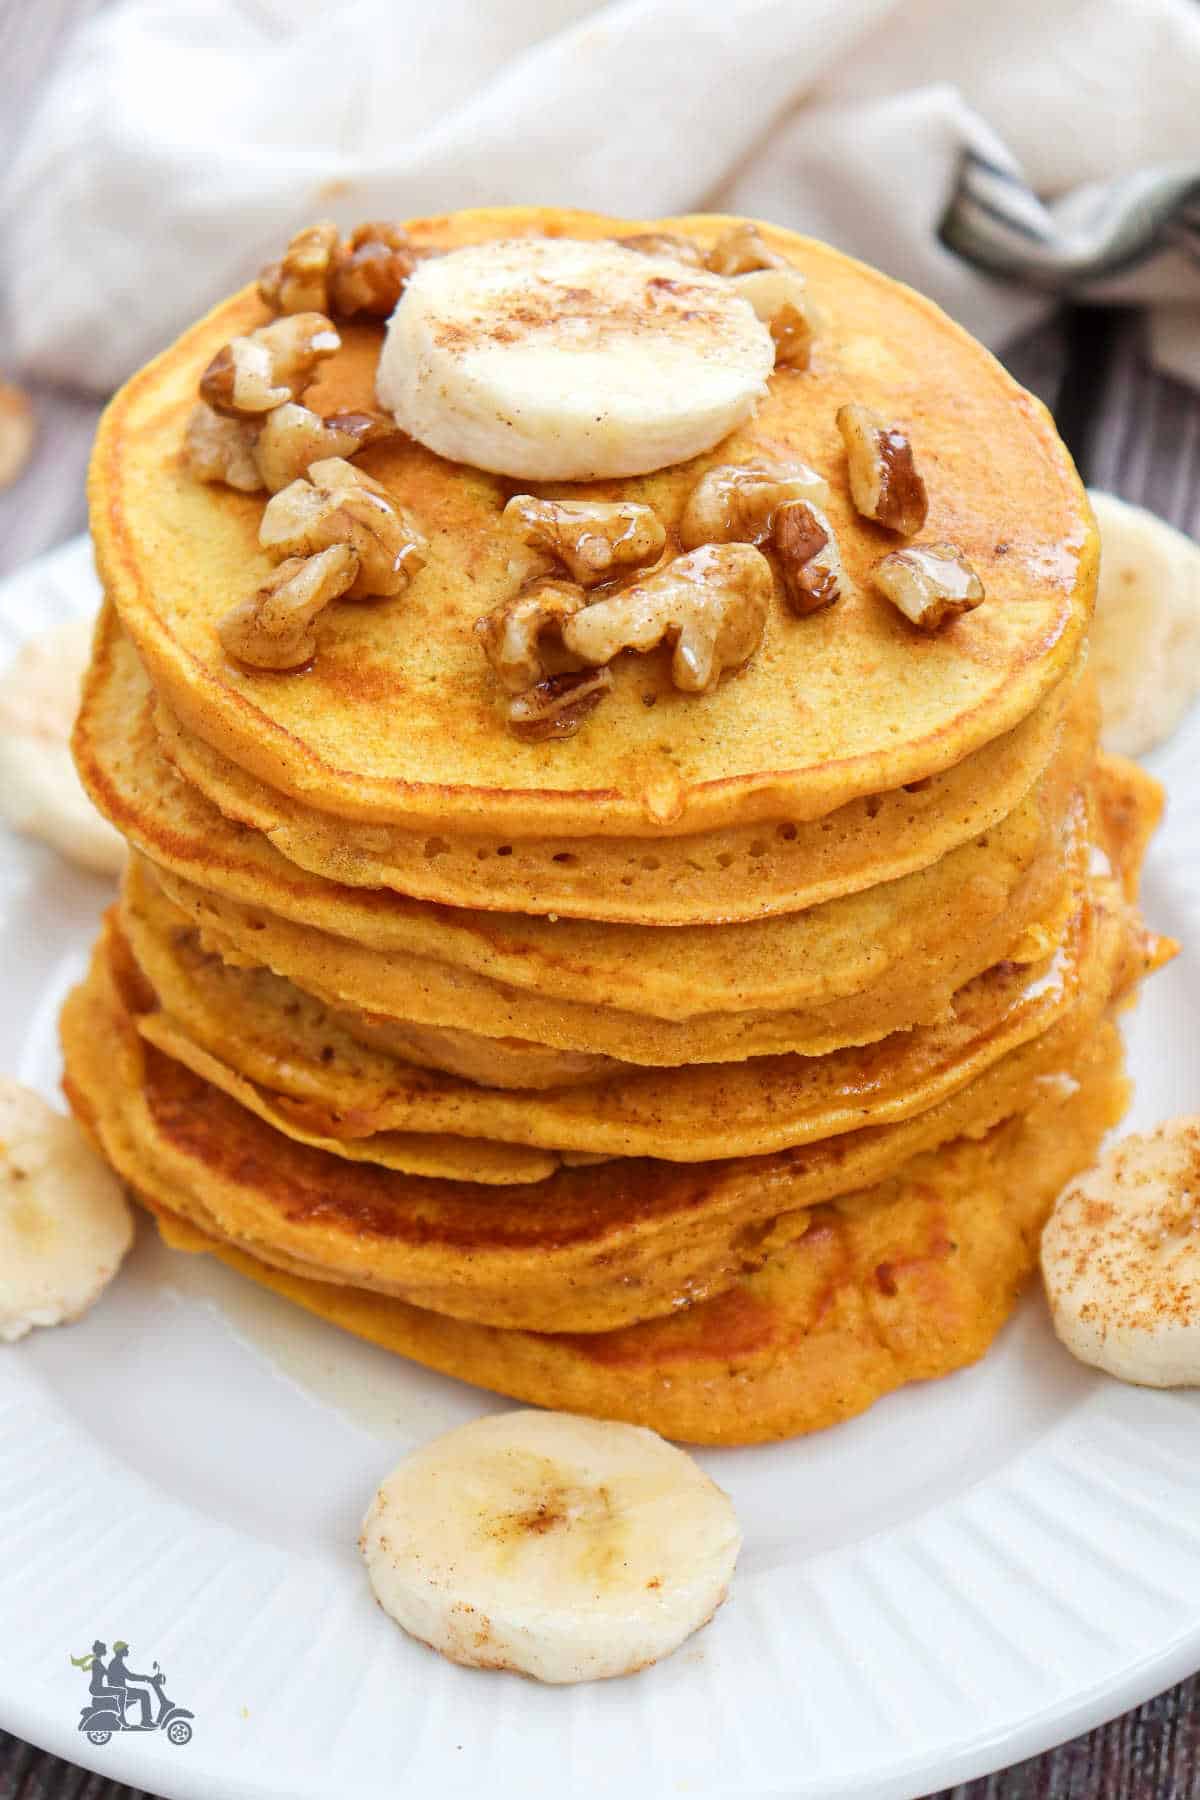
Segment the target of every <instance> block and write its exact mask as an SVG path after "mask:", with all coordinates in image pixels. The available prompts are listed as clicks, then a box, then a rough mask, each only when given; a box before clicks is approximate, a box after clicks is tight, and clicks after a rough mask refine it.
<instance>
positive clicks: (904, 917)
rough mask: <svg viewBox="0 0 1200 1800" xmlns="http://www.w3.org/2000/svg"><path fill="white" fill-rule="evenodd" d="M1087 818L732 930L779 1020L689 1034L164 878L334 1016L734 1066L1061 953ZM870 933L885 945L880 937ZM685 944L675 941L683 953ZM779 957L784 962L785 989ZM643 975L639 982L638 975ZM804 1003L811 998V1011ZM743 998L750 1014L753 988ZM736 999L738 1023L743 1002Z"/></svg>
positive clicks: (869, 1027) (754, 1014)
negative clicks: (893, 891) (1000, 969)
mask: <svg viewBox="0 0 1200 1800" xmlns="http://www.w3.org/2000/svg"><path fill="white" fill-rule="evenodd" d="M1086 812H1087V805H1086V797H1085V795H1084V794H1083V793H1080V794H1077V795H1076V796H1075V800H1074V804H1073V806H1072V809H1071V812H1070V813H1069V815H1068V816H1067V819H1066V820H1065V821H1064V820H1062V819H1058V820H1056V821H1055V822H1054V824H1053V825H1052V826H1051V827H1050V828H1049V829H1047V826H1046V824H1045V823H1044V821H1042V820H1040V819H1039V818H1038V817H1037V814H1036V811H1035V812H1034V814H1033V816H1031V817H1028V818H1023V819H1021V820H1014V821H1012V822H1011V827H1012V829H1011V835H1012V837H1014V838H1019V840H1020V842H1019V846H1016V847H1014V848H1015V853H1014V854H1012V855H1009V856H1008V857H1007V858H1005V856H1004V848H1003V846H1002V847H1000V848H999V849H998V848H997V846H996V845H995V844H994V843H993V842H991V841H990V840H989V841H988V842H987V843H984V844H981V845H966V846H964V847H963V849H962V850H959V851H952V852H951V854H950V856H949V857H946V858H944V859H943V861H942V862H941V863H938V864H936V865H935V867H934V868H933V869H932V870H923V871H921V872H920V873H919V874H917V875H908V876H905V877H903V879H902V881H901V882H898V883H896V884H895V885H896V886H898V887H899V886H903V887H905V888H908V889H909V892H908V895H907V899H906V900H903V901H894V900H893V899H892V898H890V897H888V896H885V895H881V893H880V890H878V889H871V890H869V891H868V892H867V893H866V894H864V895H849V896H847V897H846V898H845V899H844V900H836V901H830V902H829V908H830V909H837V911H836V916H833V917H831V916H829V913H828V912H827V911H826V909H825V908H822V907H815V908H813V909H812V910H811V911H809V912H807V913H797V914H795V915H794V916H791V917H788V918H783V919H768V920H763V921H761V922H760V923H759V924H757V925H743V926H735V925H730V926H726V927H724V929H723V931H722V932H721V933H719V934H716V937H717V941H715V942H713V943H712V944H711V956H712V958H713V960H714V961H717V962H719V963H720V965H721V966H722V967H723V968H727V969H729V970H730V973H731V979H732V980H735V981H736V979H737V977H736V958H732V959H731V953H732V951H733V949H734V946H733V945H731V944H730V943H729V942H728V941H727V939H728V938H729V936H730V935H731V934H734V933H742V934H747V935H748V936H752V934H755V933H763V934H766V941H765V942H758V941H752V942H751V943H749V944H748V945H747V951H748V957H747V962H748V970H747V973H748V974H751V976H752V977H753V976H757V979H758V982H759V989H758V992H757V993H756V994H755V996H754V997H755V998H760V999H762V1000H769V1001H773V1002H774V1004H773V1005H767V1006H763V1005H759V1006H757V1007H754V1006H749V1007H745V1009H744V1010H741V1011H734V1010H726V1009H724V1008H723V1009H722V1010H721V1011H718V1012H711V1013H703V1012H693V1013H692V1014H691V1015H690V1016H686V1017H684V1018H682V1019H676V1018H667V1019H664V1018H661V1017H655V1016H653V1015H650V1014H648V1013H645V1012H640V1011H636V1012H635V1011H632V1010H626V1009H625V1008H623V1007H617V1006H613V1005H603V1004H601V1003H599V1002H598V1001H591V1002H584V1001H580V1000H561V999H558V998H557V997H556V996H555V995H554V994H553V993H544V992H541V991H539V990H538V989H536V988H530V987H525V986H521V987H517V986H508V985H506V984H504V983H501V982H498V981H492V980H490V979H489V978H488V977H487V976H485V975H480V974H476V973H474V972H473V971H471V970H468V969H463V968H453V967H450V966H448V965H446V964H444V963H440V962H435V961H433V960H431V959H430V958H428V957H422V956H412V955H408V954H405V953H404V952H402V951H399V950H391V951H389V952H387V953H383V954H381V953H380V952H379V951H377V950H374V949H370V948H365V947H364V946H363V945H362V944H359V943H351V942H350V941H349V940H348V939H346V938H342V937H335V936H333V935H332V934H330V933H328V932H323V931H318V930H315V929H313V928H312V927H311V926H306V925H296V924H293V923H292V922H291V921H290V920H288V919H281V918H280V917H279V916H278V915H277V914H275V913H270V912H267V911H266V910H265V909H262V908H258V907H249V906H246V905H244V904H243V903H241V902H239V901H234V900H228V899H225V898H224V897H223V896H221V895H218V894H214V893H212V892H211V891H206V890H205V889H204V888H201V887H198V886H197V885H196V884H195V883H193V882H190V881H183V880H181V879H180V878H179V877H178V876H176V875H174V874H172V873H171V872H169V871H168V870H166V869H158V870H156V871H155V873H154V878H155V879H157V880H158V881H159V883H160V884H161V886H162V887H163V889H164V890H165V892H166V893H167V894H168V896H169V897H170V898H171V899H172V900H173V901H174V902H175V903H176V905H177V906H179V907H181V908H182V909H183V910H184V911H185V912H186V913H187V914H188V915H189V916H190V917H191V918H192V920H193V921H194V922H195V923H196V924H197V925H198V926H199V927H200V929H201V931H202V933H203V936H204V940H205V942H206V944H207V945H209V946H210V947H212V948H215V949H217V950H218V951H219V952H220V954H221V955H222V956H224V957H225V958H226V960H227V961H232V962H240V963H242V964H246V963H250V964H252V965H262V966H266V967H268V968H270V969H272V970H273V971H274V972H275V973H276V974H278V975H282V976H285V977H286V978H287V979H288V980H290V981H292V982H294V983H295V985H296V986H297V987H300V988H303V989H304V990H305V991H306V992H307V993H310V994H315V995H317V996H318V997H319V998H320V999H322V1000H324V1001H325V1003H326V1004H327V1005H329V1006H331V1007H333V1008H335V1009H339V1010H346V1009H349V1010H353V1011H359V1012H366V1013H370V1014H373V1015H375V1016H383V1017H385V1018H392V1019H399V1020H402V1021H403V1022H405V1023H406V1024H407V1023H413V1022H415V1023H417V1024H423V1025H433V1026H441V1027H450V1026H452V1027H457V1028H459V1029H462V1030H469V1031H473V1032H476V1033H478V1034H479V1035H481V1036H483V1037H492V1036H494V1037H501V1036H503V1037H516V1038H521V1039H530V1040H532V1041H533V1042H534V1043H538V1044H547V1045H551V1046H553V1047H555V1048H557V1049H560V1050H566V1051H572V1052H578V1051H584V1052H590V1053H599V1054H602V1055H605V1056H610V1057H615V1058H618V1059H619V1060H621V1061H623V1062H629V1063H650V1064H656V1065H662V1066H678V1065H680V1064H684V1063H703V1062H736V1061H740V1060H741V1059H743V1058H745V1057H747V1056H765V1055H773V1054H777V1053H779V1052H784V1051H787V1052H790V1051H794V1052H796V1053H798V1054H801V1055H805V1056H816V1055H824V1054H825V1053H826V1052H827V1051H830V1050H836V1049H840V1048H842V1047H843V1046H845V1045H848V1044H861V1043H870V1042H873V1041H875V1040H876V1039H878V1038H881V1037H885V1036H886V1035H887V1034H888V1033H889V1032H892V1031H901V1030H906V1029H907V1028H908V1027H909V1026H912V1025H919V1024H925V1023H928V1022H930V1021H932V1020H934V1019H937V1018H939V1017H940V1016H941V1015H942V1014H944V1012H945V1011H946V1009H947V1007H948V1006H949V1004H950V1001H951V997H952V996H953V994H954V993H955V992H956V991H957V990H958V989H959V988H960V987H962V986H964V985H965V984H966V983H967V982H968V981H970V980H972V979H973V978H974V977H975V976H976V975H978V974H981V973H982V972H983V970H984V969H987V968H990V967H991V966H992V964H993V963H996V962H999V961H1000V960H1001V959H1003V958H1008V959H1009V960H1012V961H1023V962H1035V961H1037V960H1039V959H1040V958H1041V957H1042V956H1043V955H1045V954H1046V953H1047V951H1048V950H1049V949H1050V948H1051V947H1052V946H1053V945H1054V944H1055V943H1056V942H1057V941H1058V939H1059V937H1060V936H1061V934H1062V931H1063V930H1064V929H1065V926H1066V921H1067V919H1068V918H1069V916H1070V913H1071V910H1072V907H1073V895H1074V892H1075V890H1076V888H1077V886H1078V882H1079V879H1080V872H1081V868H1082V864H1083V862H1084V861H1085V860H1086V854H1087V842H1088V831H1087V826H1086ZM1009 824H1010V822H1009V821H1005V824H1004V825H1003V826H1000V827H998V829H997V833H996V834H995V835H997V836H999V835H1000V834H1001V833H1005V834H1006V836H1007V835H1008V833H1007V831H1006V828H1007V827H1008V826H1009ZM1064 826H1065V827H1066V831H1067V837H1066V852H1065V854H1064ZM1035 833H1036V835H1035ZM976 854H978V855H979V856H981V857H983V858H984V859H986V863H987V864H989V865H990V867H991V869H992V870H993V871H995V870H996V868H997V863H998V859H999V866H1000V867H1001V868H1002V869H1005V874H1006V877H1007V878H1006V879H1005V880H995V879H989V877H988V875H987V874H986V873H982V872H980V871H978V870H977V867H976V865H975V855H976ZM947 864H949V865H951V866H950V867H949V868H947V866H946V865H947ZM1005 864H1007V867H1006V868H1005ZM1022 864H1024V866H1022ZM150 867H151V865H149V864H148V863H146V862H145V861H144V859H139V858H133V859H131V863H130V867H129V869H128V870H127V873H126V881H127V882H128V883H130V884H135V883H136V884H140V883H142V882H143V881H145V880H146V879H147V878H148V874H149V870H150ZM910 884H913V885H912V886H911V887H910ZM881 914H882V915H884V916H886V917H887V918H888V919H889V920H890V923H891V930H890V931H889V930H887V929H886V928H885V926H884V925H883V924H882V923H877V922H878V921H880V919H881ZM872 926H876V928H877V930H878V932H879V935H878V937H874V936H872V935H870V932H871V927H872ZM607 929H608V930H613V931H616V930H633V929H635V928H633V927H616V926H613V927H608V928H607ZM683 929H687V928H683ZM697 929H699V928H697ZM677 936H678V934H677V933H674V932H673V933H671V940H672V941H673V940H674V939H675V938H676V937H677ZM657 939H658V934H657V933H652V934H650V944H649V945H648V946H647V947H648V949H650V950H651V951H653V950H654V949H656V948H657ZM704 950H705V944H704V942H703V941H697V942H695V943H692V944H688V945H685V946H681V954H687V953H688V952H690V953H691V954H692V955H693V956H694V958H695V961H696V964H697V966H699V965H700V964H701V963H702V962H703V960H704ZM770 950H774V951H775V952H776V958H777V961H776V968H777V976H778V979H777V984H776V985H775V986H774V987H772V986H771V982H770V973H771V970H770V963H769V961H768V960H767V952H768V951H770ZM750 952H753V956H752V957H751V955H750V954H749V953H750ZM658 966H662V965H661V964H659V965H658ZM630 973H631V974H634V975H636V974H637V970H636V968H635V969H634V970H631V971H630ZM654 973H655V966H654V965H652V967H651V969H650V971H648V972H647V974H646V977H645V980H646V985H647V988H649V990H650V991H651V992H652V993H653V992H654V988H653V986H652V983H653V978H654ZM805 983H807V984H808V992H807V994H806V993H805V991H804V984H805ZM856 984H857V985H856ZM626 985H627V984H626V983H622V984H621V986H622V987H624V986H626ZM797 989H799V991H800V995H801V996H802V998H801V999H800V1001H799V1003H798V1004H797V1003H796V990H797ZM635 992H636V989H635ZM738 992H739V993H740V994H741V996H742V997H743V998H745V987H744V986H743V987H742V988H741V989H740V990H738ZM724 997H725V999H726V1007H729V1006H730V1005H731V1004H732V996H724ZM683 998H684V1003H685V1004H686V997H683ZM789 1001H792V1004H791V1005H788V1004H787V1003H788V1002H789ZM692 1004H693V1006H694V1005H695V1002H693V1003H692ZM660 1005H661V1002H660Z"/></svg>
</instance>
